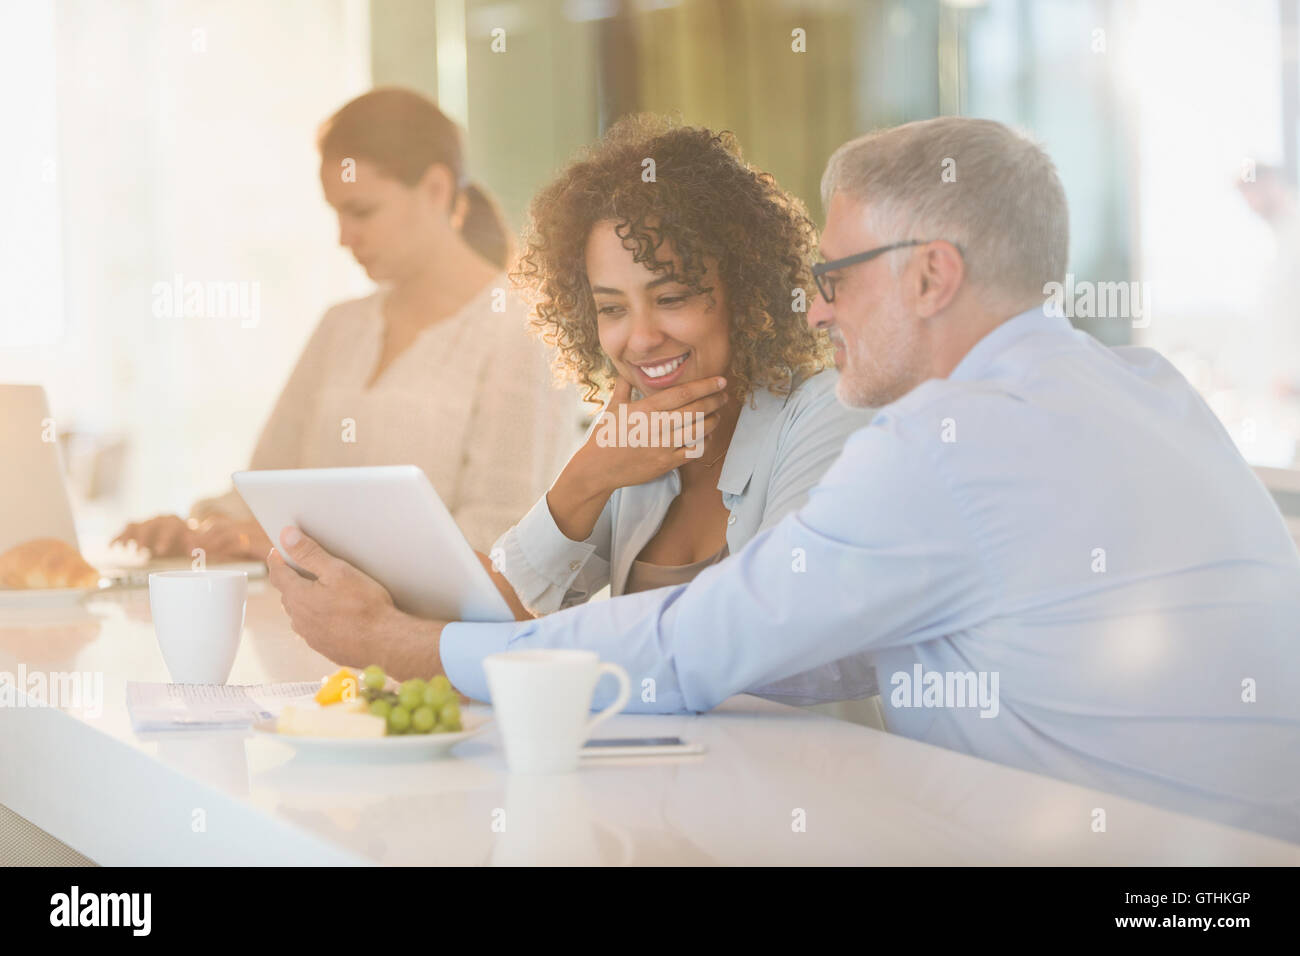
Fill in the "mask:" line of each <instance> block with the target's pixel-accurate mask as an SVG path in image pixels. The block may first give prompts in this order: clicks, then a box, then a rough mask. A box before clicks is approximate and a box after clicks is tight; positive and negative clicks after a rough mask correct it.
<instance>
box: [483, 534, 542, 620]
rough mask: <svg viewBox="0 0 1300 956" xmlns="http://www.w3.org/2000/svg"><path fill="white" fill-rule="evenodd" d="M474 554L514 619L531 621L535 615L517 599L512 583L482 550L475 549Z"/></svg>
mask: <svg viewBox="0 0 1300 956" xmlns="http://www.w3.org/2000/svg"><path fill="white" fill-rule="evenodd" d="M474 556H475V557H476V558H478V560H479V563H480V564H481V565H483V567H484V569H485V570H486V571H487V573H488V577H490V578H491V579H492V583H493V584H495V585H496V586H497V590H498V591H500V592H501V596H502V597H503V598H505V599H506V604H508V605H509V606H510V613H511V614H513V615H514V616H515V620H516V621H531V620H532V619H533V617H534V616H535V615H533V614H532V613H531V612H530V611H529V610H528V608H526V607H524V604H523V602H522V601H520V600H519V595H518V594H517V593H515V589H514V585H512V584H511V583H510V581H509V580H508V579H507V578H506V576H505V575H504V574H502V573H501V572H500V571H498V570H497V569H496V568H494V567H493V566H492V559H491V558H489V557H488V556H487V555H486V554H484V553H483V552H482V551H475V552H474Z"/></svg>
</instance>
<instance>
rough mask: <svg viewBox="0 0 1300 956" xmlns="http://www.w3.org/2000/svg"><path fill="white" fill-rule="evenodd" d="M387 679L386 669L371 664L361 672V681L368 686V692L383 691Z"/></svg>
mask: <svg viewBox="0 0 1300 956" xmlns="http://www.w3.org/2000/svg"><path fill="white" fill-rule="evenodd" d="M386 679H387V678H385V677H384V669H383V668H382V667H380V666H379V665H378V664H371V665H370V666H369V667H367V668H366V669H365V670H363V671H362V672H361V680H362V682H363V683H364V684H365V685H366V689H367V690H383V689H384V681H385V680H386Z"/></svg>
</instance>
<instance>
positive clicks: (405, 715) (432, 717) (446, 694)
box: [361, 664, 461, 734]
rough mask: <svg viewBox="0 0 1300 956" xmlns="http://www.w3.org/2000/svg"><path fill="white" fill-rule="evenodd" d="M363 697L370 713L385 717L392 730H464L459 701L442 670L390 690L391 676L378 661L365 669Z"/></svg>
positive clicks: (443, 732) (452, 731) (450, 731)
mask: <svg viewBox="0 0 1300 956" xmlns="http://www.w3.org/2000/svg"><path fill="white" fill-rule="evenodd" d="M362 684H363V690H362V691H361V699H362V700H363V701H365V702H366V704H367V705H368V707H369V710H370V713H371V714H372V715H374V716H375V717H382V718H383V719H384V720H385V721H386V722H387V724H388V732H389V733H390V734H451V733H457V732H458V731H460V730H461V722H460V701H459V700H457V699H456V692H455V691H454V690H452V689H451V681H449V680H447V678H446V677H445V676H443V675H442V674H439V675H438V676H437V677H431V678H429V679H428V680H421V679H420V678H418V677H415V678H412V679H411V680H407V681H403V682H402V683H401V684H400V685H398V687H397V690H388V689H387V684H388V678H387V676H386V675H385V674H384V671H383V669H382V668H381V667H379V665H377V664H371V665H370V666H369V667H367V668H366V669H365V671H363V672H362Z"/></svg>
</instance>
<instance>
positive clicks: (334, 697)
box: [316, 667, 357, 706]
mask: <svg viewBox="0 0 1300 956" xmlns="http://www.w3.org/2000/svg"><path fill="white" fill-rule="evenodd" d="M356 699H357V675H356V674H354V673H352V671H350V670H348V668H346V667H343V668H340V669H339V670H337V671H335V672H334V673H333V674H331V675H330V676H329V677H327V678H325V680H323V681H321V685H320V690H318V691H316V703H318V704H320V705H321V706H325V705H327V704H337V703H339V702H351V701H354V700H356Z"/></svg>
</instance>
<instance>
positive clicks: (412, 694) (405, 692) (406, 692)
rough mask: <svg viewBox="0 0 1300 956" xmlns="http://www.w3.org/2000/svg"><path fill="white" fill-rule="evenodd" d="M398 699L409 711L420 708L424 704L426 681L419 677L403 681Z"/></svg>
mask: <svg viewBox="0 0 1300 956" xmlns="http://www.w3.org/2000/svg"><path fill="white" fill-rule="evenodd" d="M397 699H398V700H399V701H401V704H402V706H403V707H405V708H407V709H408V710H414V709H415V708H417V707H419V706H420V705H421V704H423V703H424V681H422V680H420V678H418V677H413V678H411V679H410V680H406V681H402V686H401V687H400V688H398V690H397Z"/></svg>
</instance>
